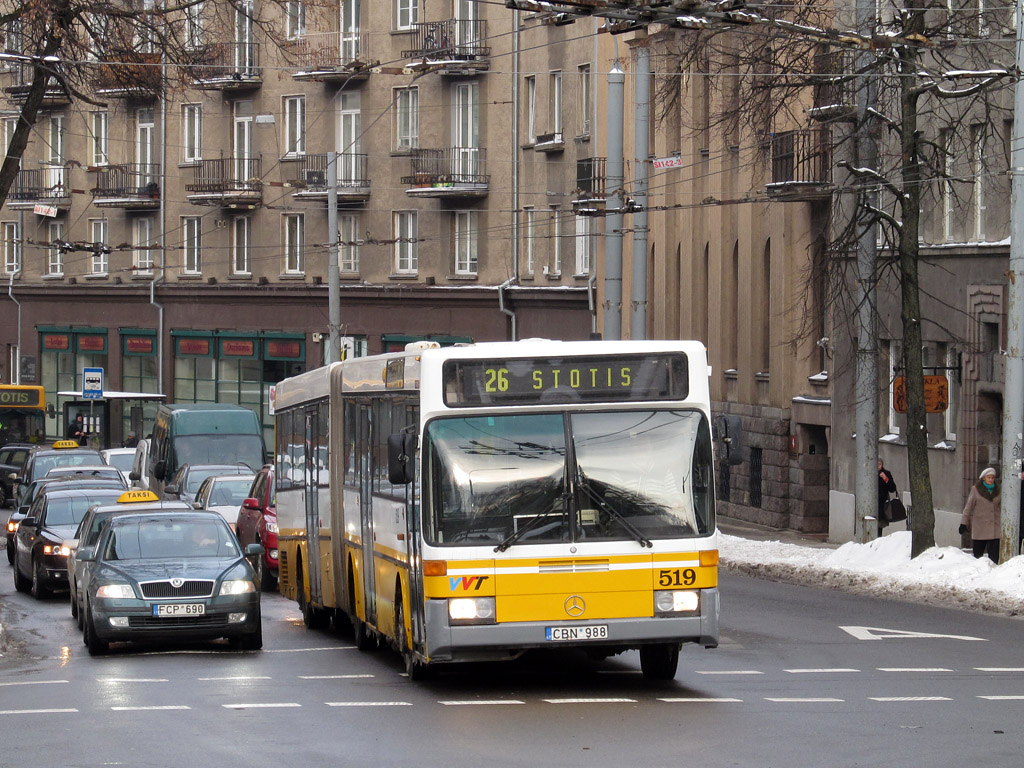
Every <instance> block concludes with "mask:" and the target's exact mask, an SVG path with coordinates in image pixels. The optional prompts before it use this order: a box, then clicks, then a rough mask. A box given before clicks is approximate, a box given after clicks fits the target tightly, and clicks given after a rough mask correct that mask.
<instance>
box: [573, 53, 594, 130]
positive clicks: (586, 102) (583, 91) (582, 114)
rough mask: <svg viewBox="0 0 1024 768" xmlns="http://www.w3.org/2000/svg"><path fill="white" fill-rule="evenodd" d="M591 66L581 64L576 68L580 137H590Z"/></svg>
mask: <svg viewBox="0 0 1024 768" xmlns="http://www.w3.org/2000/svg"><path fill="white" fill-rule="evenodd" d="M592 108H593V105H592V104H591V97H590V65H589V64H581V65H580V66H578V67H577V68H576V113H577V122H576V124H577V126H578V127H577V131H578V132H579V135H580V136H590V110H591V109H592Z"/></svg>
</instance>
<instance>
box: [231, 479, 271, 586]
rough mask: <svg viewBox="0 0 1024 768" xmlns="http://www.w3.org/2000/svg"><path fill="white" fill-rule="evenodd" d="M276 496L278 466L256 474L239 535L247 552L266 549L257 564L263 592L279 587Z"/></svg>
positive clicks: (240, 514)
mask: <svg viewBox="0 0 1024 768" xmlns="http://www.w3.org/2000/svg"><path fill="white" fill-rule="evenodd" d="M275 503H276V498H275V494H274V466H273V465H272V464H267V465H265V466H264V467H263V469H261V470H260V471H259V472H257V473H256V479H255V480H253V481H252V487H251V488H250V489H249V496H248V498H246V500H245V501H243V502H242V508H241V509H239V510H238V522H237V524H236V529H235V530H236V531H237V534H238V540H239V542H241V544H242V548H243V549H244V548H245V547H246V546H248V545H249V544H261V545H263V555H261V556H260V558H259V560H258V561H257V562H256V563H255V566H256V575H257V576H258V578H259V582H260V589H262V590H263V591H264V592H266V591H269V590H271V589H275V588H276V587H277V567H278V566H277V509H276V508H275Z"/></svg>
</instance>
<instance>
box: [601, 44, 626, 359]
mask: <svg viewBox="0 0 1024 768" xmlns="http://www.w3.org/2000/svg"><path fill="white" fill-rule="evenodd" d="M625 82H626V76H625V74H623V71H622V67H620V66H619V63H618V62H615V63H614V64H613V65H612V68H611V71H610V72H609V73H608V165H607V168H606V171H607V184H608V188H607V206H608V211H609V213H608V215H607V216H606V217H605V230H604V329H603V330H604V332H603V338H605V339H613V340H618V339H621V338H622V184H623V180H624V179H623V175H624V174H623V169H622V166H623V161H622V144H623V141H622V122H623V109H624V108H625V107H624V96H623V90H624V84H625Z"/></svg>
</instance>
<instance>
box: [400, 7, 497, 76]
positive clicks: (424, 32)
mask: <svg viewBox="0 0 1024 768" xmlns="http://www.w3.org/2000/svg"><path fill="white" fill-rule="evenodd" d="M413 26H414V32H413V34H414V39H413V46H412V48H410V49H408V50H404V51H402V58H406V59H418V60H419V61H421V62H424V63H426V64H443V65H445V66H446V68H449V69H451V70H467V69H468V70H473V71H476V70H480V69H486V68H487V66H488V61H487V59H488V57H490V55H491V49H490V46H488V45H487V44H486V43H487V23H486V22H484V21H482V20H479V19H473V20H465V19H447V20H445V21H427V22H424V23H421V24H415V25H413Z"/></svg>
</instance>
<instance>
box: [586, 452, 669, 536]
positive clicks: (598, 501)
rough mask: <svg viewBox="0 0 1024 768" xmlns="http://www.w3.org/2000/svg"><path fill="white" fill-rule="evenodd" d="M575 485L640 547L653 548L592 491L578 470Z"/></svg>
mask: <svg viewBox="0 0 1024 768" xmlns="http://www.w3.org/2000/svg"><path fill="white" fill-rule="evenodd" d="M576 484H577V485H578V486H579V487H580V489H581V490H582V491H583V493H585V494H586V495H587V497H588V498H589V499H590V500H591V501H593V502H594V503H595V504H597V506H598V507H600V508H601V509H602V510H604V511H605V512H607V513H608V514H609V515H611V516H612V517H614V518H615V519H616V520H618V521H619V523H620V524H621V525H622V527H623V528H625V529H626V532H627V533H629V534H631V535H632V536H633V538H634V539H636V540H637V541H638V542H640V546H642V547H650V548H653V547H654V544H653V543H652V542H651V540H650V539H648V538H647V537H646V536H644V534H643V533H642V532H641V530H640V529H639V528H637V527H636V526H635V525H633V524H632V523H631V522H629V520H627V519H626V516H625V515H623V514H622V513H621V512H620V511H619V510H617V509H616V508H615V507H613V506H612V505H611V504H609V503H608V502H607V501H605V500H604V499H602V498H601V497H600V496H598V495H597V493H596V492H595V491H594V489H593V488H591V487H590V483H589V481H588V480H587V476H586V475H585V474H584V473H583V470H582V469H578V470H577V472H576Z"/></svg>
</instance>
